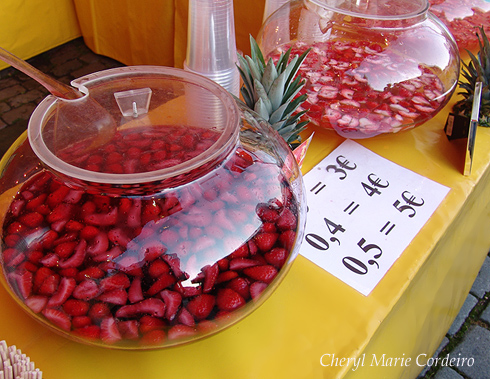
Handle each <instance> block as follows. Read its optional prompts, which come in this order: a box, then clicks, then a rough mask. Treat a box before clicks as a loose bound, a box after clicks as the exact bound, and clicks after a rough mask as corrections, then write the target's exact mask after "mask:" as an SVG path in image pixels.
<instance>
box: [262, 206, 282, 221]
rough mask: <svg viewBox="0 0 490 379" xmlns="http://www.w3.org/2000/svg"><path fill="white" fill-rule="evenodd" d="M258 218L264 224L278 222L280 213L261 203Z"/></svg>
mask: <svg viewBox="0 0 490 379" xmlns="http://www.w3.org/2000/svg"><path fill="white" fill-rule="evenodd" d="M257 216H259V218H260V219H261V220H262V221H264V222H276V220H277V219H278V218H279V213H278V212H277V210H275V209H271V208H270V207H269V205H268V204H265V203H261V204H259V205H257Z"/></svg>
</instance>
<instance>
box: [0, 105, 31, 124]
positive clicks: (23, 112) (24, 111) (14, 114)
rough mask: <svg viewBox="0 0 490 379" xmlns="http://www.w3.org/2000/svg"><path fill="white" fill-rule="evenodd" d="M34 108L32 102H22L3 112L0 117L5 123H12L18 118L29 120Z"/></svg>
mask: <svg viewBox="0 0 490 379" xmlns="http://www.w3.org/2000/svg"><path fill="white" fill-rule="evenodd" d="M34 108H36V106H35V105H34V104H24V105H21V106H20V107H18V108H15V109H12V110H10V111H8V112H6V113H4V114H3V116H2V119H3V121H5V122H6V123H7V124H13V123H15V122H17V121H19V120H29V117H31V114H32V111H33V110H34Z"/></svg>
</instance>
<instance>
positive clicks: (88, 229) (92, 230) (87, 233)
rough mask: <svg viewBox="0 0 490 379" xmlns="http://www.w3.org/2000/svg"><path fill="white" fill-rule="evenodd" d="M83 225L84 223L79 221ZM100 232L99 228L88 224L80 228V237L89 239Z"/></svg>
mask: <svg viewBox="0 0 490 379" xmlns="http://www.w3.org/2000/svg"><path fill="white" fill-rule="evenodd" d="M79 224H80V225H82V226H83V224H81V223H79ZM99 233H100V231H99V229H98V228H96V227H95V226H92V225H86V226H84V227H83V228H82V229H81V230H80V238H83V239H85V240H87V241H90V240H92V239H93V238H95V237H96V236H97V235H98V234H99Z"/></svg>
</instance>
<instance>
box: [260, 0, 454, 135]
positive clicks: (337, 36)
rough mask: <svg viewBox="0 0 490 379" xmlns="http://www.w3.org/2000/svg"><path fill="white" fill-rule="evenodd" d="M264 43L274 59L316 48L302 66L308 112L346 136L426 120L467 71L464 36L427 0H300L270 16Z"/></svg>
mask: <svg viewBox="0 0 490 379" xmlns="http://www.w3.org/2000/svg"><path fill="white" fill-rule="evenodd" d="M258 43H259V45H260V46H261V49H262V51H263V52H264V55H266V56H267V57H271V58H272V59H277V58H278V57H279V55H280V54H281V53H283V52H285V51H287V50H288V49H289V48H291V50H292V53H291V56H294V55H296V54H301V53H303V52H304V51H306V50H307V49H310V50H309V53H308V55H307V56H306V59H305V61H304V62H303V63H302V66H301V68H300V73H301V76H302V77H303V78H305V79H306V85H305V86H304V87H303V89H302V91H301V93H300V94H306V95H307V96H308V97H307V100H306V101H305V102H304V103H303V104H302V107H303V109H304V110H307V112H306V117H307V119H308V120H309V121H311V122H312V123H313V124H315V125H317V126H319V127H321V128H325V129H330V130H335V131H336V132H337V133H338V134H340V135H341V136H343V137H346V138H353V139H360V138H368V137H374V136H377V135H381V134H386V133H397V132H400V131H403V130H409V129H412V128H415V127H417V126H419V125H422V124H423V123H425V122H427V121H428V120H430V119H431V118H433V117H434V116H435V115H436V114H437V113H438V112H439V111H440V110H441V109H442V108H443V107H444V106H445V105H446V104H447V102H448V101H449V99H450V97H451V95H452V94H453V92H454V91H455V89H456V86H457V80H458V77H459V69H460V59H459V52H458V47H457V45H456V42H455V40H454V38H453V36H452V35H451V34H450V32H449V31H448V29H447V28H446V27H445V26H444V24H442V22H441V21H440V20H439V19H437V18H436V17H435V16H434V15H433V14H431V13H430V12H429V3H428V1H427V0H415V1H404V0H382V1H370V0H363V1H356V2H353V1H352V2H350V1H340V0H322V1H320V0H304V1H292V2H289V3H287V4H285V5H283V6H282V7H281V8H279V9H278V10H277V11H276V12H275V13H273V14H272V15H271V16H270V17H269V18H268V19H267V20H266V21H265V22H264V24H263V26H262V28H261V30H260V32H259V37H258Z"/></svg>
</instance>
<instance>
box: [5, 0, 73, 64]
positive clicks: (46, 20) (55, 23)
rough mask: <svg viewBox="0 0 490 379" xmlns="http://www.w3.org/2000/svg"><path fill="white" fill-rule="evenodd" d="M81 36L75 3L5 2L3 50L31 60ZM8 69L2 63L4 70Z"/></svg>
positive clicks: (68, 0)
mask: <svg viewBox="0 0 490 379" xmlns="http://www.w3.org/2000/svg"><path fill="white" fill-rule="evenodd" d="M80 36H81V32H80V28H79V26H78V21H77V17H76V14H75V6H74V4H73V1H72V0H49V1H45V0H23V1H19V0H2V1H1V2H0V46H1V47H3V48H4V49H6V50H8V51H10V52H12V53H14V54H15V55H18V56H19V57H20V58H22V59H29V58H32V57H33V56H35V55H38V54H41V53H43V52H45V51H47V50H50V49H52V48H54V47H56V46H59V45H61V44H63V43H65V42H68V41H71V40H72V39H74V38H77V37H80ZM6 67H8V65H7V64H6V63H4V62H3V61H0V70H1V69H4V68H6Z"/></svg>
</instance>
